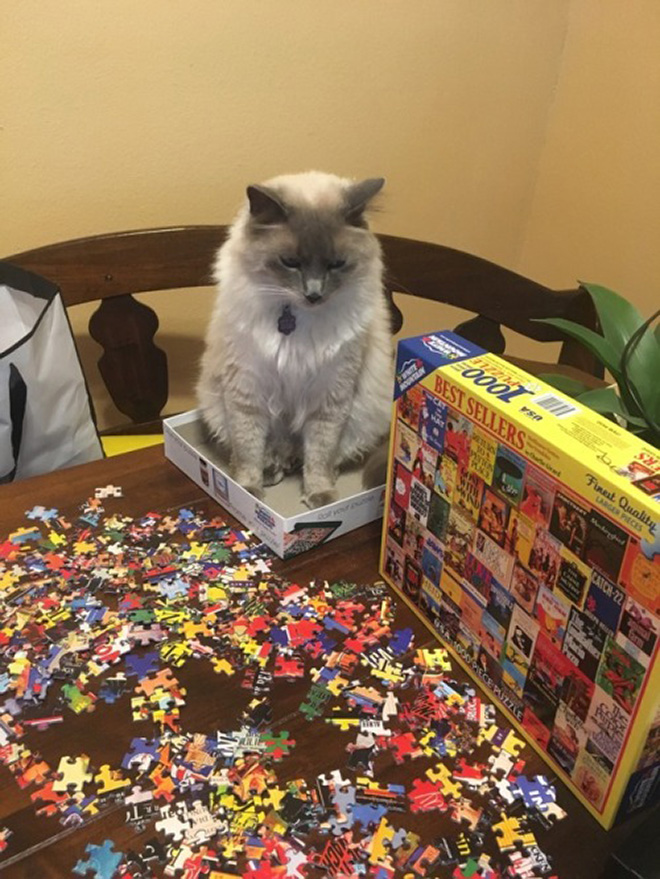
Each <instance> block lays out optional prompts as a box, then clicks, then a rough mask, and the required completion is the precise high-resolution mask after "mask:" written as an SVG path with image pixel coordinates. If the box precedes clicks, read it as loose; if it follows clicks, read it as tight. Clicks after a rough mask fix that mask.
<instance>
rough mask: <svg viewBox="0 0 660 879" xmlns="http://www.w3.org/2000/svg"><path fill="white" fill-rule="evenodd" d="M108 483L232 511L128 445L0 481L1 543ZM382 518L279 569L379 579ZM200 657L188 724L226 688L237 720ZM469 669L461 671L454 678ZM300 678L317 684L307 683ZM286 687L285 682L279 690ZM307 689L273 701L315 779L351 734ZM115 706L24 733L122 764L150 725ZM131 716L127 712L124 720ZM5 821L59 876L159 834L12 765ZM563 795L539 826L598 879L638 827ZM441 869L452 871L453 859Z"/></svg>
mask: <svg viewBox="0 0 660 879" xmlns="http://www.w3.org/2000/svg"><path fill="white" fill-rule="evenodd" d="M109 483H112V484H115V485H120V486H122V487H123V492H124V496H123V497H122V498H120V499H110V500H108V501H106V502H104V503H105V505H106V509H107V510H108V511H110V512H112V511H115V510H116V511H121V512H122V513H125V514H128V515H139V514H144V513H145V512H147V511H149V510H159V511H163V510H168V509H171V508H175V507H178V506H181V505H190V504H195V503H201V504H203V505H204V506H205V508H206V509H207V510H208V511H209V513H210V515H212V516H213V515H220V516H222V517H223V518H225V519H226V520H227V521H230V522H231V518H230V517H229V516H227V515H226V514H225V513H224V511H221V510H220V509H219V508H218V507H217V505H215V503H214V502H213V501H211V500H210V499H209V498H207V497H206V495H204V493H203V492H202V491H201V490H200V489H199V488H198V487H197V486H196V485H194V484H193V483H192V482H191V481H190V480H188V479H187V478H186V477H185V476H183V475H182V474H181V473H180V472H179V471H178V470H177V469H176V468H175V467H174V466H173V465H171V464H170V463H169V462H168V461H166V460H165V459H164V457H163V451H162V447H152V448H148V449H143V450H140V451H137V452H133V453H130V454H128V455H124V456H120V457H116V458H112V459H107V460H104V461H98V462H95V463H92V464H88V465H84V466H82V467H76V468H73V469H70V470H66V471H60V472H56V473H52V474H49V475H47V476H43V477H39V478H35V479H29V480H26V481H24V482H20V483H17V484H14V485H9V486H2V487H0V543H2V541H3V540H4V539H5V537H6V535H7V534H9V533H10V532H12V531H14V530H15V529H16V528H17V527H18V526H19V525H24V524H25V519H24V513H25V511H27V510H30V509H31V508H32V507H33V506H34V505H35V504H43V505H44V506H45V507H50V506H53V507H57V508H58V509H59V510H60V511H61V512H63V513H65V514H69V515H73V513H74V511H75V510H76V509H77V508H78V506H79V504H80V503H81V501H83V500H84V499H86V498H88V497H91V496H92V495H93V492H94V489H95V488H96V487H97V486H104V485H107V484H109ZM379 540H380V523H373V524H372V525H369V526H366V527H364V528H361V529H359V530H358V531H356V532H353V533H351V534H348V535H346V536H345V537H343V538H338V539H337V540H334V541H332V542H330V543H329V544H327V545H326V546H324V547H321V548H319V549H317V550H315V551H312V552H309V553H307V554H303V555H302V556H299V557H298V558H296V559H293V560H291V561H288V562H286V563H283V562H281V561H279V560H277V561H275V562H274V565H273V567H274V569H275V570H276V571H279V572H281V573H282V574H283V575H285V576H286V577H287V578H288V579H291V580H293V581H295V582H298V583H301V584H303V583H308V582H309V581H310V580H312V579H313V578H315V577H321V578H327V579H329V580H333V579H341V580H347V581H355V582H362V583H364V582H371V581H373V580H375V579H377V578H378V548H379ZM396 623H397V626H410V627H412V628H413V630H414V631H415V633H416V639H417V641H416V646H417V647H419V646H421V645H423V644H425V643H426V644H428V645H433V643H434V642H433V638H432V637H431V635H430V633H429V632H428V630H427V629H426V628H425V627H424V626H423V625H422V624H421V623H420V622H419V620H418V619H417V618H416V617H415V616H414V615H413V614H412V612H411V611H410V610H409V609H408V608H407V607H406V606H404V605H403V604H401V605H400V606H399V608H398V611H397V621H396ZM198 668H199V666H198V665H196V666H195V668H194V673H193V671H191V670H190V669H189V668H187V667H185V666H184V667H182V668H181V669H177V675H178V673H179V672H180V677H181V679H182V681H183V682H184V683H185V684H186V686H187V688H188V696H187V704H186V706H185V708H184V709H183V710H184V711H185V715H183V716H185V724H186V727H187V728H189V729H194V730H196V729H201V728H208V727H209V724H210V722H211V721H212V720H213V721H215V723H216V724H217V722H218V718H217V717H211V716H210V714H209V705H211V704H216V703H217V699H218V698H219V697H220V698H222V699H223V700H224V701H223V704H224V705H225V706H226V714H227V717H223V718H222V720H223V721H224V722H225V723H229V724H230V723H232V722H234V720H235V717H234V714H235V711H234V709H233V707H232V705H231V695H232V690H231V687H229V688H228V689H225V690H223V689H222V688H223V687H225V688H226V687H227V685H226V684H223V683H221V682H220V679H219V677H218V676H217V675H213V674H210V673H200V672H199V671H198ZM461 675H462V673H461V672H460V671H459V670H458V669H456V678H457V679H459V678H460V676H461ZM301 686H306V687H308V686H309V682H307V684H303V685H301ZM278 692H279V691H278ZM301 692H304V691H303V690H300V688H298V687H297V686H295V685H294V686H291V685H290V686H289V687H288V688H286V689H283V690H282V691H281V693H280V695H279V696H278V699H277V700H275V701H276V703H277V705H276V710H275V718H274V721H275V722H274V728H275V729H280V730H281V729H287V730H288V731H289V735H290V736H291V737H293V738H294V739H295V740H296V742H297V746H296V748H295V750H294V752H292V755H291V756H290V757H289V758H288V763H287V771H292V772H296V773H301V774H304V775H306V777H308V778H310V779H312V780H313V779H314V778H315V776H316V775H318V774H319V773H322V772H326V771H329V770H331V769H333V768H336V767H342V766H343V765H345V761H346V753H345V744H346V741H345V738H344V737H341V736H338V735H332V734H331V733H332V732H333V730H332V728H329V727H328V726H327V725H325V724H323V722H322V721H316V722H312V723H310V722H309V721H307V720H305V719H304V718H302V717H301V716H300V714H299V713H298V711H297V706H298V705H299V703H300V699H301ZM114 707H115V706H105V705H104V706H101V707H100V708H99V710H96V711H94V712H92V713H90V714H84V715H82V716H76V715H73V714H72V713H71V712H68V713H66V712H65V713H66V716H65V720H64V722H63V723H60V724H59V725H57V726H54V727H52V728H51V729H49V730H47V731H45V732H41V733H39V732H36V731H32V732H30V733H29V734H27V735H26V739H29V744H30V746H31V747H32V748H34V749H39V751H40V753H41V754H42V755H43V756H44V758H45V759H47V760H48V759H49V758H50V760H53V761H54V760H56V758H57V755H61V754H63V753H64V754H73V753H81V752H86V753H88V754H90V756H91V758H92V762H93V764H95V765H100V764H101V763H104V762H108V763H110V764H112V765H116V762H114V761H118V760H120V759H121V755H122V753H124V751H125V750H126V746H127V741H130V737H131V736H134V735H144V734H145V733H144V732H142V731H140V730H137V729H136V727H135V725H134V724H130V721H129V722H128V726H130V727H131V728H130V729H126V728H125V727H126V725H127V714H126V712H125V711H124V712H113V711H112V710H110V709H111V708H114ZM122 718H123V720H122ZM525 757H526V759H527V761H528V763H527V767H526V773H527V774H533V773H537V772H539V773H545V774H548V775H551V773H550V772H549V770H548V769H546V768H544V766H543V764H542V761H541V760H540V758H539V757H537V756H536V755H535V753H534V752H533V751H532V750H531V749H529V748H527V749H526V750H525ZM394 770H395V771H393V772H392V774H391V778H392V779H394V780H397V781H398V782H399V783H401V782H405V780H406V779H410V777H411V773H412V777H417V776H418V775H419V774H420V771H423V770H420V767H419V766H416V765H415V761H412V762H406V763H405V764H403V765H402V766H399V767H394ZM0 785H1V787H0V827H2V826H3V825H4V826H7V827H9V828H10V829H11V831H12V832H13V835H12V837H11V838H10V841H9V845H8V847H7V849H6V851H5V852H4V853H3V854H2V855H0V870H2V871H3V876H6V877H7V879H14V877H15V879H19V877H21V879H31V877H35V879H36V877H39V879H49V877H69V876H71V875H72V873H71V869H72V866H73V864H74V863H75V862H76V860H77V859H78V858H79V857H81V856H82V855H83V849H84V846H85V844H86V843H88V842H94V843H99V842H100V841H102V840H103V839H105V838H106V837H112V839H113V840H114V841H115V844H116V846H117V848H121V849H122V850H126V849H128V848H132V849H134V850H135V849H136V848H139V845H140V843H141V840H143V839H144V838H146V837H148V836H153V835H154V834H153V829H152V830H151V832H147V833H143V834H142V836H141V837H137V836H136V834H135V832H134V831H133V830H132V828H131V827H130V826H129V825H127V824H126V823H125V819H124V809H123V808H122V807H121V805H119V804H117V805H115V806H114V807H110V808H109V809H108V810H107V811H105V812H102V813H101V814H100V816H98V817H96V818H95V819H94V820H92V821H90V822H89V823H88V824H84V825H82V826H80V827H77V828H63V827H62V826H61V825H60V824H59V823H58V821H57V818H45V817H37V816H36V815H35V810H34V806H33V804H32V803H31V801H30V798H29V791H22V790H19V789H18V787H17V785H16V783H15V781H14V779H13V778H12V777H11V775H10V773H9V772H8V770H7V769H5V768H4V767H0ZM557 786H558V790H559V795H558V796H559V804H560V805H561V806H562V807H563V808H565V809H566V810H567V811H568V817H567V818H566V819H565V820H564V821H562V822H560V823H559V824H558V825H555V827H554V828H553V829H552V830H550V831H548V832H547V833H546V832H541V833H540V835H539V843H540V844H541V845H542V847H543V849H544V850H545V851H547V852H548V853H550V854H551V855H552V857H553V861H554V866H555V870H556V872H557V873H558V875H559V876H561V877H564V879H596V877H598V876H599V875H600V874H601V871H602V869H603V867H604V865H605V863H606V861H607V858H608V855H609V853H610V851H611V850H612V849H614V848H615V847H616V846H617V845H618V844H620V842H621V841H622V840H623V839H625V838H626V836H627V835H629V834H630V832H631V830H632V829H633V827H634V825H635V822H634V821H632V822H628V823H627V824H626V825H623V826H622V827H620V828H617V829H615V830H613V831H610V832H607V833H606V832H605V831H603V830H602V829H601V828H600V827H599V826H598V824H597V823H596V822H595V821H594V820H593V819H592V818H591V817H590V816H589V815H588V813H587V812H586V810H585V809H584V808H583V807H582V806H581V805H580V804H579V803H578V802H577V801H576V800H575V799H574V798H573V797H572V795H571V794H570V793H569V792H568V791H567V790H566V789H565V788H564V787H563V785H561V783H558V782H557ZM410 818H411V820H413V824H412V825H411V826H414V827H417V828H419V832H421V833H423V834H426V835H427V838H428V839H429V840H430V839H431V838H433V837H436V836H438V835H442V834H443V833H446V832H448V830H451V829H452V827H453V830H454V831H455V825H451V822H449V820H448V818H447V816H446V815H440V814H438V813H429V814H427V815H423V816H419V815H417V816H413V815H411V816H410ZM445 870H446V872H442V873H434V874H433V875H442V876H445V875H446V876H451V868H445Z"/></svg>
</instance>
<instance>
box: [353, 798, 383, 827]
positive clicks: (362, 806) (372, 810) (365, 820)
mask: <svg viewBox="0 0 660 879" xmlns="http://www.w3.org/2000/svg"><path fill="white" fill-rule="evenodd" d="M385 814H387V806H380V805H378V804H377V803H356V804H355V805H354V806H353V821H354V822H355V823H356V824H361V825H362V826H363V827H375V826H376V825H377V824H379V823H380V819H381V818H382V817H383V815H385Z"/></svg>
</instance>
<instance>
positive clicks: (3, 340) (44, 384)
mask: <svg viewBox="0 0 660 879" xmlns="http://www.w3.org/2000/svg"><path fill="white" fill-rule="evenodd" d="M101 457H103V451H102V449H101V444H100V441H99V438H98V434H97V432H96V427H95V426H94V421H93V418H92V411H91V406H90V401H89V395H88V392H87V386H86V384H85V379H84V377H83V373H82V369H81V367H80V362H79V360H78V354H77V351H76V348H75V344H74V341H73V337H72V335H71V328H70V326H69V321H68V318H67V315H66V311H65V309H64V305H63V303H62V298H61V296H60V292H59V290H58V289H57V287H56V286H55V284H53V283H51V282H50V281H47V280H45V279H44V278H40V277H39V276H38V275H34V274H32V273H31V272H26V271H24V270H23V269H18V268H16V267H15V266H12V265H10V264H9V263H1V262H0V482H11V481H12V480H14V479H21V478H24V477H26V476H36V475H37V474H40V473H48V472H50V471H51V470H58V469H59V468H61V467H70V466H72V465H74V464H82V463H84V462H86V461H93V460H95V459H97V458H101Z"/></svg>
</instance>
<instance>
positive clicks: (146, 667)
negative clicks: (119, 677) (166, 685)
mask: <svg viewBox="0 0 660 879" xmlns="http://www.w3.org/2000/svg"><path fill="white" fill-rule="evenodd" d="M125 661H126V667H125V668H126V677H138V678H140V679H142V678H146V677H147V675H150V674H154V673H155V672H157V671H158V669H159V668H160V656H159V655H158V654H157V653H154V652H151V653H143V654H142V655H140V654H139V653H129V654H128V656H126V660H125Z"/></svg>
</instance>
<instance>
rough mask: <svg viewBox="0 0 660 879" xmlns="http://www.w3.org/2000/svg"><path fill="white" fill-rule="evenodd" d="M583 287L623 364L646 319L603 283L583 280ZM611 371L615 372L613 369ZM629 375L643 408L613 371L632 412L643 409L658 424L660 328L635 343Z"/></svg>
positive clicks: (648, 332)
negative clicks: (636, 333) (629, 347)
mask: <svg viewBox="0 0 660 879" xmlns="http://www.w3.org/2000/svg"><path fill="white" fill-rule="evenodd" d="M580 284H581V286H582V287H584V289H585V290H587V292H588V293H589V295H590V296H591V298H592V299H593V302H594V306H595V308H596V311H597V313H598V319H599V321H600V325H601V327H602V330H603V335H604V337H605V338H606V339H607V341H608V342H609V343H610V344H611V345H612V347H613V348H614V349H615V350H616V351H617V352H618V355H619V362H621V356H622V354H623V350H624V348H625V346H626V344H627V342H628V340H629V339H630V337H631V336H632V335H633V333H634V332H635V331H636V330H637V329H639V327H641V326H642V324H643V323H644V318H643V317H642V315H641V314H640V312H639V311H638V310H637V309H636V308H635V306H634V305H632V303H630V302H628V301H627V300H626V299H624V298H623V297H622V296H620V295H619V294H618V293H615V292H614V291H613V290H609V289H608V288H607V287H602V286H600V285H599V284H590V283H586V282H583V281H580ZM608 368H609V367H608ZM610 372H612V370H611V369H610ZM621 372H622V370H621V369H620V368H619V373H620V374H621ZM626 374H627V376H628V381H629V382H630V383H631V384H632V385H633V386H634V388H635V390H636V391H637V395H638V396H639V398H640V404H641V406H640V407H637V406H636V404H635V401H634V399H633V397H632V396H631V395H629V394H628V392H627V390H626V388H625V387H623V386H622V382H621V378H620V375H615V373H614V372H612V375H614V376H615V378H616V380H617V383H618V384H619V388H620V390H621V394H622V395H623V397H624V398H625V400H626V402H627V404H628V408H629V409H631V410H638V409H640V408H641V409H642V410H643V411H644V412H646V413H647V414H649V415H650V416H651V417H652V418H653V419H654V420H655V421H657V420H658V419H660V383H659V382H658V376H660V336H659V335H658V334H657V328H656V332H650V331H649V330H647V331H646V332H645V333H644V335H643V336H642V337H641V338H640V339H639V341H638V342H637V343H636V344H635V347H634V349H633V353H632V354H631V355H630V357H629V358H628V359H627V368H626Z"/></svg>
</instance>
